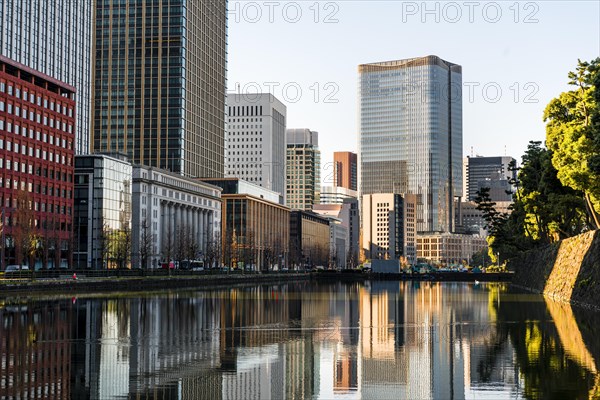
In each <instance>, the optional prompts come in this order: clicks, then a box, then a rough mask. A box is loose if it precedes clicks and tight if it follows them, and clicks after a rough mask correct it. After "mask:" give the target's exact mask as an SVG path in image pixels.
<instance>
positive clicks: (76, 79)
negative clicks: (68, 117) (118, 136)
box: [0, 0, 94, 154]
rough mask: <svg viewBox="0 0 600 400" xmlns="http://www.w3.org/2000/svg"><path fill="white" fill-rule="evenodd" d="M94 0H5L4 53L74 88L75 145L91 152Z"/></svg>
mask: <svg viewBox="0 0 600 400" xmlns="http://www.w3.org/2000/svg"><path fill="white" fill-rule="evenodd" d="M93 8H94V3H93V2H91V1H69V0H55V1H21V0H0V55H2V56H4V57H7V58H9V59H11V60H13V61H16V62H18V63H20V64H22V65H25V66H27V67H29V68H32V69H33V70H35V71H39V72H40V73H42V74H44V75H47V76H49V77H52V78H54V79H56V80H58V81H60V82H64V83H65V84H67V85H70V86H72V87H74V96H75V103H76V107H74V111H73V112H74V114H73V118H75V124H74V125H73V126H74V129H75V130H74V131H73V134H74V135H75V142H74V143H73V148H74V150H75V153H76V154H87V153H88V152H89V127H90V97H91V82H92V81H91V56H92V41H91V26H92V12H93Z"/></svg>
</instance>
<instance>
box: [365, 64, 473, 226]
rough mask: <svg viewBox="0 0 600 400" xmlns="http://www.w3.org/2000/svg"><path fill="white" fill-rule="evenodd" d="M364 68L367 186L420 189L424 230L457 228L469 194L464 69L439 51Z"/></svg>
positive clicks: (419, 206) (395, 190) (419, 217)
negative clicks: (458, 199)
mask: <svg viewBox="0 0 600 400" xmlns="http://www.w3.org/2000/svg"><path fill="white" fill-rule="evenodd" d="M358 71H359V85H360V94H359V107H360V113H359V150H360V151H359V158H360V160H359V176H360V182H359V192H360V194H361V196H362V195H365V194H372V193H410V194H414V195H416V196H417V230H418V231H421V232H423V231H444V232H449V231H452V229H453V210H452V208H453V200H454V196H459V195H460V194H461V193H462V177H461V175H462V168H461V163H462V90H461V85H462V83H461V81H462V68H461V66H460V65H456V64H453V63H450V62H447V61H444V60H442V59H441V58H439V57H436V56H427V57H421V58H411V59H406V60H399V61H388V62H378V63H373V64H363V65H360V66H359V67H358Z"/></svg>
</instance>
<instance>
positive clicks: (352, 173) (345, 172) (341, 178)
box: [333, 151, 358, 191]
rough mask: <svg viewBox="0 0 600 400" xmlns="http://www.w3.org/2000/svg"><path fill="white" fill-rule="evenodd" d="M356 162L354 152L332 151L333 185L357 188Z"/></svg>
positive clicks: (351, 188)
mask: <svg viewBox="0 0 600 400" xmlns="http://www.w3.org/2000/svg"><path fill="white" fill-rule="evenodd" d="M357 171H358V163H357V156H356V153H352V152H350V151H336V152H334V153H333V179H334V182H333V185H334V186H337V187H343V188H346V189H350V190H354V191H356V190H358V189H357V186H358V175H357V173H358V172H357Z"/></svg>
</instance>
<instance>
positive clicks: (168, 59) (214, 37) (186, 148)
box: [91, 0, 227, 177]
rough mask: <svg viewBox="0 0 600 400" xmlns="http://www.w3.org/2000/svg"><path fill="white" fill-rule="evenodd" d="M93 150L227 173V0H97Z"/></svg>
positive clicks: (185, 171)
mask: <svg viewBox="0 0 600 400" xmlns="http://www.w3.org/2000/svg"><path fill="white" fill-rule="evenodd" d="M95 21H96V25H95V37H94V54H95V60H94V76H93V79H94V91H93V100H92V107H93V108H92V110H93V111H92V118H93V121H92V143H91V144H92V149H93V150H94V151H103V152H120V153H124V154H126V155H127V156H128V157H129V159H130V160H131V161H132V162H134V163H139V164H143V165H147V166H152V167H158V168H163V169H168V170H170V171H173V172H176V173H179V174H182V175H185V176H191V177H222V176H223V173H224V155H225V151H224V140H225V138H224V135H225V85H226V81H225V80H226V76H225V73H226V54H227V48H226V45H227V1H226V0H210V1H188V0H129V1H122V0H96V8H95Z"/></svg>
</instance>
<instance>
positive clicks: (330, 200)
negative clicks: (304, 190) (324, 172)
mask: <svg viewBox="0 0 600 400" xmlns="http://www.w3.org/2000/svg"><path fill="white" fill-rule="evenodd" d="M346 199H358V192H356V191H354V190H350V189H346V188H345V187H341V186H321V193H320V198H319V201H320V202H321V204H342V203H343V202H344V200H346Z"/></svg>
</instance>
